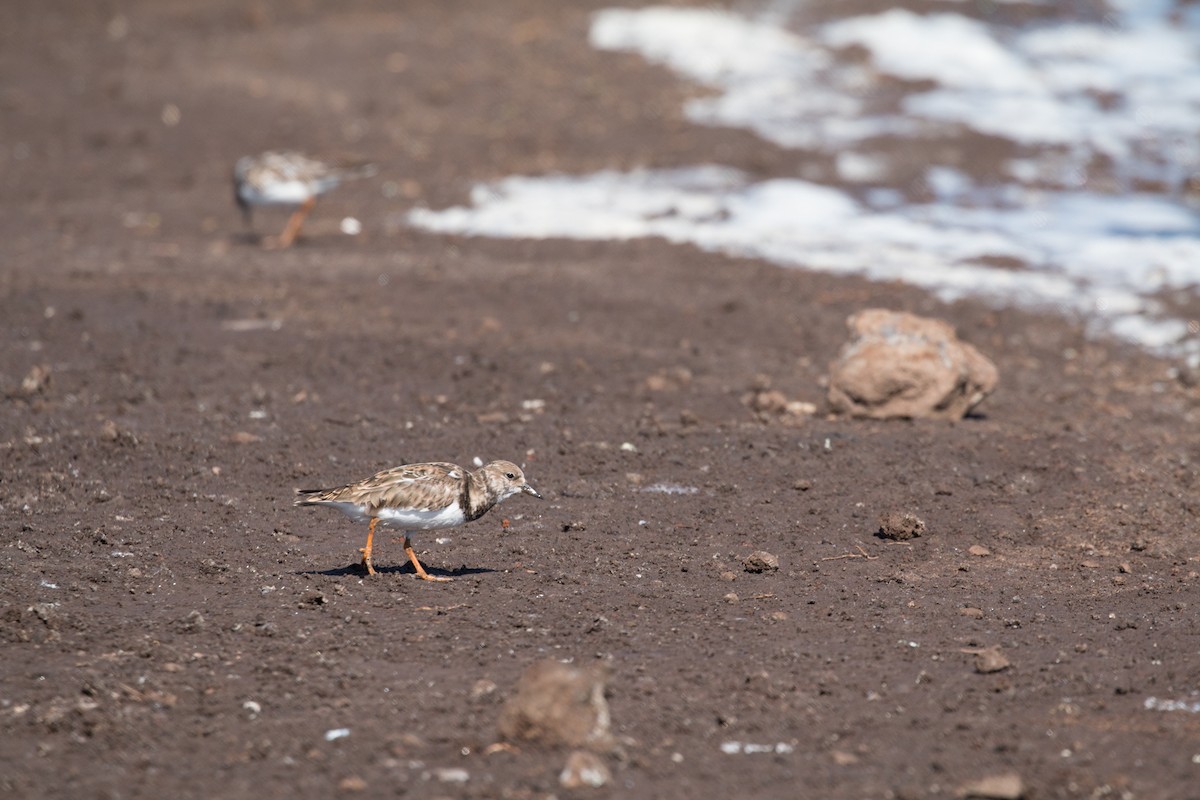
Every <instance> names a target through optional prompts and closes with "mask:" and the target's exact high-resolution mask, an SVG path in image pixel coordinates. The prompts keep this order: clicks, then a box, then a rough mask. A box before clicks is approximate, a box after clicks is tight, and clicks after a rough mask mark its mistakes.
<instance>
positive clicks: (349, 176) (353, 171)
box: [337, 163, 379, 181]
mask: <svg viewBox="0 0 1200 800" xmlns="http://www.w3.org/2000/svg"><path fill="white" fill-rule="evenodd" d="M337 174H338V179H339V180H343V181H351V180H356V179H358V178H374V177H375V176H376V175H378V174H379V167H378V166H377V165H375V164H370V163H364V164H354V163H350V164H339V165H338V168H337Z"/></svg>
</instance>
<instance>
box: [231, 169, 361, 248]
mask: <svg viewBox="0 0 1200 800" xmlns="http://www.w3.org/2000/svg"><path fill="white" fill-rule="evenodd" d="M377 171H378V170H377V169H376V167H375V166H374V165H373V164H362V165H358V166H335V165H333V164H326V163H325V162H323V161H317V160H316V159H312V158H309V157H308V156H305V155H302V154H301V153H297V152H294V151H285V150H272V151H269V152H266V153H262V154H261V155H257V156H245V157H243V158H240V159H238V162H237V164H235V165H234V167H233V196H234V200H235V201H237V204H238V208H240V209H241V210H242V214H243V215H244V216H245V218H246V224H247V225H249V224H250V212H251V210H252V209H253V208H254V206H271V205H277V206H298V208H297V209H296V210H295V212H293V213H292V216H291V218H290V219H289V220H288V222H287V225H286V226H285V227H284V229H283V233H281V234H280V235H279V239H278V243H277V246H278V247H289V246H291V244H292V242H293V241H294V240H295V238H296V234H298V233H299V232H300V226H301V225H303V224H304V218H305V217H307V216H308V212H310V211H312V209H313V206H315V205H316V204H317V198H318V197H320V196H321V195H323V194H325V193H326V192H328V191H330V190H332V189H333V188H335V187H336V186H338V185H339V184H341V183H344V182H345V181H348V180H351V179H353V178H369V177H371V176H372V175H374V174H375V173H376V172H377Z"/></svg>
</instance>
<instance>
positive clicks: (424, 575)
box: [404, 534, 454, 583]
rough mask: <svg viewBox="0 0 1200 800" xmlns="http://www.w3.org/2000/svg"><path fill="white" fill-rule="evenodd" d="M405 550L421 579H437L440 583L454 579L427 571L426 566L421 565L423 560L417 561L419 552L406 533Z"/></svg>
mask: <svg viewBox="0 0 1200 800" xmlns="http://www.w3.org/2000/svg"><path fill="white" fill-rule="evenodd" d="M404 552H405V553H407V554H408V560H409V561H411V562H412V565H413V566H414V567H416V570H417V577H418V578H420V579H421V580H423V581H437V582H438V583H446V582H447V581H451V580H454V579H453V578H446V577H443V576H441V575H430V574H429V573H428V572H426V571H425V568H424V567H422V566H421V562H420V561H417V554H416V553H415V552H413V548H412V542H410V541H409V540H408V534H405V535H404Z"/></svg>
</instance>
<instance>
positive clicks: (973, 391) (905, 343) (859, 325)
mask: <svg viewBox="0 0 1200 800" xmlns="http://www.w3.org/2000/svg"><path fill="white" fill-rule="evenodd" d="M846 324H847V326H848V327H849V328H850V332H851V335H852V338H851V340H850V341H849V342H848V343H847V344H846V345H844V346H843V348H842V351H841V353H840V354H839V355H838V358H837V360H836V361H834V362H833V364H831V365H830V375H829V404H830V407H831V408H832V410H833V411H834V412H836V413H840V414H849V415H850V416H855V417H870V418H874V419H893V418H913V417H933V418H940V419H961V418H962V417H963V416H965V415H966V414H967V412H969V411H970V410H971V409H972V408H974V407H975V406H977V405H978V404H979V403H980V402H981V401H982V400H983V399H984V398H985V397H987V396H988V395H989V394H990V393H991V392H992V391H993V390H994V389H995V388H996V385H997V383H998V382H999V373H998V372H997V370H996V366H995V364H993V363H992V362H991V361H990V360H989V359H988V358H987V357H986V356H984V355H983V354H981V353H980V352H979V351H978V350H976V349H975V348H974V347H972V346H971V345H969V344H967V343H965V342H961V341H959V339H958V337H957V336H956V335H955V333H954V329H953V328H952V327H951V326H950V325H949V324H947V323H945V322H943V321H941V320H937V319H929V318H926V317H918V316H916V315H914V314H908V313H905V312H899V311H888V310H886V309H880V308H872V309H867V310H865V311H860V312H859V313H857V314H854V315H852V316H851V317H850V318H849V319H848V320H847V321H846Z"/></svg>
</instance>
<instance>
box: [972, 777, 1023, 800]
mask: <svg viewBox="0 0 1200 800" xmlns="http://www.w3.org/2000/svg"><path fill="white" fill-rule="evenodd" d="M958 796H959V797H964V798H971V797H973V798H980V799H981V800H982V798H987V800H1020V798H1022V797H1024V796H1025V782H1024V781H1022V780H1021V776H1020V775H1018V774H1017V773H1015V772H1004V773H1001V774H999V775H989V776H987V777H986V778H980V779H979V780H977V781H971V782H969V783H965V784H963V785H962V787H960V788H959V790H958Z"/></svg>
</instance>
